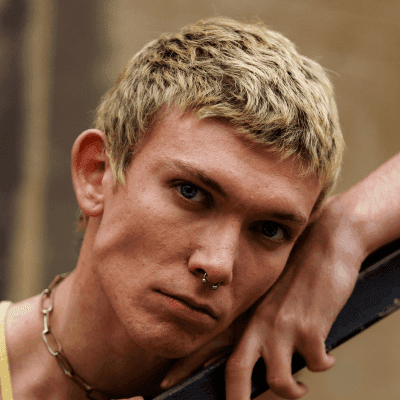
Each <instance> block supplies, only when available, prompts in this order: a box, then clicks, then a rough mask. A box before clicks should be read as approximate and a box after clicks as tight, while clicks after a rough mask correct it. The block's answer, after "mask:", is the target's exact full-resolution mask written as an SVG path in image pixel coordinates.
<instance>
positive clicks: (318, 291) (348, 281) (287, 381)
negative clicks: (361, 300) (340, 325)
mask: <svg viewBox="0 0 400 400" xmlns="http://www.w3.org/2000/svg"><path fill="white" fill-rule="evenodd" d="M399 200H400V154H398V155H397V156H395V157H393V158H392V159H391V160H389V161H388V162H386V163H385V164H384V165H382V166H381V167H380V168H378V169H377V170H376V171H374V172H373V173H372V174H370V175H369V176H368V177H366V178H365V179H364V180H362V181H361V182H360V183H358V184H357V185H355V186H353V187H352V188H351V189H349V190H348V191H346V192H344V193H342V194H340V195H337V196H334V197H332V198H330V199H329V200H328V201H327V203H326V205H325V206H324V207H323V209H322V211H321V213H320V215H319V217H318V218H317V220H316V221H315V222H314V223H312V224H311V225H310V227H309V228H308V229H307V231H306V232H305V234H304V235H303V237H302V238H301V240H300V241H299V243H298V244H297V245H296V248H295V249H294V251H293V253H292V257H291V259H290V260H289V263H288V267H287V268H286V269H285V272H284V274H282V276H281V277H280V278H279V280H278V281H277V282H276V284H275V285H274V286H273V288H271V290H270V291H269V292H268V293H267V294H266V296H265V297H264V299H263V300H262V302H261V303H260V304H259V306H258V307H257V309H256V310H255V313H254V314H253V316H252V319H251V321H250V323H249V325H248V326H247V329H246V331H245V333H244V335H243V336H242V338H241V340H240V341H239V343H238V345H237V346H236V348H235V351H234V353H233V354H232V356H231V357H230V359H229V361H228V365H227V377H226V378H227V397H228V399H229V400H235V399H246V398H249V393H250V391H249V390H250V377H251V371H252V367H253V365H254V363H255V362H256V361H257V359H258V358H259V357H263V359H264V361H265V363H266V365H267V381H268V384H269V386H270V388H271V389H272V390H273V391H274V392H275V393H276V394H278V395H280V396H283V397H285V398H299V397H301V396H303V395H304V394H305V393H306V392H307V389H306V388H305V387H304V386H303V385H302V384H299V383H297V382H296V381H295V379H294V378H293V377H292V375H291V357H292V354H293V352H294V351H298V352H300V354H301V355H302V356H303V358H304V359H305V361H306V363H307V367H308V368H309V369H310V370H312V371H324V370H326V369H329V368H330V367H331V366H332V365H333V362H334V360H333V357H331V356H328V355H327V354H326V353H325V345H324V342H325V339H326V337H327V335H328V333H329V330H330V328H331V326H332V324H333V322H334V320H335V319H336V317H337V315H338V313H339V312H340V310H341V309H342V307H343V306H344V304H345V302H346V301H347V299H348V297H349V296H350V294H351V292H352V290H353V287H354V284H355V282H356V279H357V275H358V271H359V268H360V266H361V262H362V261H363V260H364V259H365V257H366V256H367V255H368V254H370V253H371V252H373V251H374V250H376V249H378V248H379V247H381V246H383V245H385V244H387V243H389V242H391V241H393V240H394V239H396V238H398V237H400V201H399Z"/></svg>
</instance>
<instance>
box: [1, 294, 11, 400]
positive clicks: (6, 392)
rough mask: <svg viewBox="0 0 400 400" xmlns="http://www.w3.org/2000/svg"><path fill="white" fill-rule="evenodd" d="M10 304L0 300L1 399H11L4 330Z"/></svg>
mask: <svg viewBox="0 0 400 400" xmlns="http://www.w3.org/2000/svg"><path fill="white" fill-rule="evenodd" d="M11 304H12V303H11V301H2V302H0V390H1V395H2V397H3V400H13V397H12V389H11V377H10V369H9V366H8V356H7V346H6V332H5V319H6V313H7V310H8V307H10V305H11Z"/></svg>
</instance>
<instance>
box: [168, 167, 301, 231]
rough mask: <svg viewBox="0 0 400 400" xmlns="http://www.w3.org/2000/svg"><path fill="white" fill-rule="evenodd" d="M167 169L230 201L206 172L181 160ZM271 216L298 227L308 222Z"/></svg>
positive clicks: (295, 215)
mask: <svg viewBox="0 0 400 400" xmlns="http://www.w3.org/2000/svg"><path fill="white" fill-rule="evenodd" d="M165 167H169V168H172V169H174V170H175V171H177V172H181V173H186V174H189V175H191V176H192V177H194V178H196V179H198V180H199V181H200V182H202V183H203V184H204V185H205V186H207V187H208V188H210V189H212V190H213V191H214V192H216V193H218V194H219V195H221V196H222V197H223V198H224V199H225V200H228V199H229V196H228V194H227V193H226V192H225V190H224V189H223V188H222V186H221V185H220V184H219V183H218V182H217V181H215V180H214V179H212V178H210V177H209V176H208V175H207V174H206V173H205V172H203V171H201V170H199V169H198V168H197V167H194V166H192V165H191V164H189V163H187V162H184V161H181V160H173V161H171V162H168V163H167V164H166V165H165ZM271 216H272V217H273V218H274V219H278V220H280V221H291V222H293V223H295V224H296V225H306V223H307V220H308V218H307V217H306V216H305V215H303V213H290V212H280V211H274V212H272V213H271Z"/></svg>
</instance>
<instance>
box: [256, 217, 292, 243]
mask: <svg viewBox="0 0 400 400" xmlns="http://www.w3.org/2000/svg"><path fill="white" fill-rule="evenodd" d="M260 230H261V233H262V234H263V235H265V236H266V237H267V238H268V239H272V240H283V239H285V237H286V235H285V230H284V229H283V228H282V227H281V226H280V224H278V223H276V222H272V221H265V222H262V223H261V226H260Z"/></svg>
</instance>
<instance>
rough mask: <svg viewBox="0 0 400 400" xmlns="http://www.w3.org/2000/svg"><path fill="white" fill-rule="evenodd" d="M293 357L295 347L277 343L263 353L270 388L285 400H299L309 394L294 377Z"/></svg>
mask: <svg viewBox="0 0 400 400" xmlns="http://www.w3.org/2000/svg"><path fill="white" fill-rule="evenodd" d="M292 355H293V347H292V346H290V345H288V344H287V343H283V342H280V343H276V342H275V343H274V346H270V348H269V349H263V351H262V356H263V359H264V362H265V365H266V366H267V377H266V379H267V383H268V386H269V387H270V389H271V390H272V391H273V392H274V393H275V394H277V395H278V396H281V397H283V398H285V399H299V398H300V397H302V396H304V395H305V394H306V393H307V392H308V389H307V387H306V386H305V385H304V384H303V383H301V382H297V381H296V379H295V378H294V377H293V375H292Z"/></svg>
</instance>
